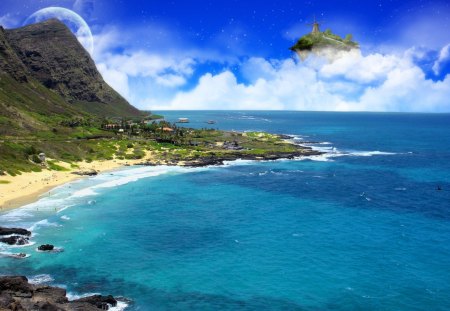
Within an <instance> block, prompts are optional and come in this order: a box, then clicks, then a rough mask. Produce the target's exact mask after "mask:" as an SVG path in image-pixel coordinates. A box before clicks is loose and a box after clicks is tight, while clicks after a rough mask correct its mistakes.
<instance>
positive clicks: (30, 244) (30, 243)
mask: <svg viewBox="0 0 450 311" xmlns="http://www.w3.org/2000/svg"><path fill="white" fill-rule="evenodd" d="M34 244H36V242H34V241H29V242H28V243H27V244H24V245H8V248H23V247H29V246H33V245H34Z"/></svg>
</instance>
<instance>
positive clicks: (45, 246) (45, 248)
mask: <svg viewBox="0 0 450 311" xmlns="http://www.w3.org/2000/svg"><path fill="white" fill-rule="evenodd" d="M54 249H55V246H54V245H51V244H43V245H41V246H39V247H38V250H40V251H52V250H54Z"/></svg>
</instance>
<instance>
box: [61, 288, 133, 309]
mask: <svg viewBox="0 0 450 311" xmlns="http://www.w3.org/2000/svg"><path fill="white" fill-rule="evenodd" d="M94 295H101V294H100V293H86V294H81V295H78V294H75V293H70V292H68V293H67V294H66V296H67V298H68V299H69V301H73V300H77V299H81V298H86V297H89V296H94ZM119 299H120V298H117V305H116V306H115V307H113V306H111V305H110V306H109V309H108V310H110V311H123V310H125V309H126V308H127V307H128V303H127V302H126V301H123V300H119Z"/></svg>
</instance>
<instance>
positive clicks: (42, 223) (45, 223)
mask: <svg viewBox="0 0 450 311" xmlns="http://www.w3.org/2000/svg"><path fill="white" fill-rule="evenodd" d="M38 227H62V226H61V225H60V224H56V223H54V222H49V221H48V219H44V220H41V221H38V222H37V223H35V224H34V225H32V226H31V227H30V228H28V230H29V231H32V232H33V231H34V230H36V229H37V228H38Z"/></svg>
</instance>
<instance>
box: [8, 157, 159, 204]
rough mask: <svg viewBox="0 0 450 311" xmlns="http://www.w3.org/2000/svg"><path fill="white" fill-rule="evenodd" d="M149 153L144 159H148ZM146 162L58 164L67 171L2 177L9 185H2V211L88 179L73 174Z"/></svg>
mask: <svg viewBox="0 0 450 311" xmlns="http://www.w3.org/2000/svg"><path fill="white" fill-rule="evenodd" d="M149 156H150V154H149V153H147V154H146V157H144V159H148V158H149ZM145 161H146V160H143V159H139V160H120V159H115V160H106V161H92V162H90V163H87V162H78V163H76V165H77V166H78V168H70V166H69V165H68V164H67V163H64V162H58V163H57V164H58V165H60V166H64V167H66V168H67V169H68V170H67V171H51V170H48V169H43V170H42V171H41V172H30V173H22V174H21V175H17V176H9V175H7V176H0V179H1V180H2V181H6V182H7V183H1V184H0V211H4V210H7V209H13V208H17V207H20V206H23V205H26V204H29V203H32V202H35V201H37V200H38V199H39V197H40V196H42V195H43V194H45V193H47V192H49V191H51V189H53V188H55V187H57V186H59V185H62V184H65V183H68V182H70V181H73V180H76V179H80V178H86V176H80V175H75V174H73V172H76V171H86V170H96V171H97V172H99V173H101V172H105V171H109V170H113V169H116V168H119V167H122V166H126V165H136V164H138V163H142V162H145Z"/></svg>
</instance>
